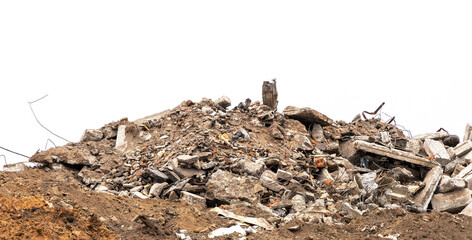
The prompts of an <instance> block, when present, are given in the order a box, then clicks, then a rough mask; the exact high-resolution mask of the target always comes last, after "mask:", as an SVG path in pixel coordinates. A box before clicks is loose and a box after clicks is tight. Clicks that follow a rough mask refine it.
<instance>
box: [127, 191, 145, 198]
mask: <svg viewBox="0 0 472 240" xmlns="http://www.w3.org/2000/svg"><path fill="white" fill-rule="evenodd" d="M131 196H132V197H134V198H141V199H146V198H149V197H148V196H146V195H144V194H142V193H140V192H134V193H132V194H131Z"/></svg>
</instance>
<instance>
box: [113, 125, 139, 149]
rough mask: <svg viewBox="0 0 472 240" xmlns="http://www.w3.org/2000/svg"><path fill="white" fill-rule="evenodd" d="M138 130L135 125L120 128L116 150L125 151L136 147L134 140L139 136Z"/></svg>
mask: <svg viewBox="0 0 472 240" xmlns="http://www.w3.org/2000/svg"><path fill="white" fill-rule="evenodd" d="M138 133H139V131H138V128H137V127H136V125H134V124H129V125H120V126H118V132H117V136H116V143H115V148H116V149H117V150H119V151H125V150H127V149H129V148H132V147H133V146H134V144H135V143H134V139H135V138H136V137H137V136H138Z"/></svg>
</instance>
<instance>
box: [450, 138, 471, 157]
mask: <svg viewBox="0 0 472 240" xmlns="http://www.w3.org/2000/svg"><path fill="white" fill-rule="evenodd" d="M470 150H472V141H470V140H469V141H465V142H462V143H460V144H459V145H457V146H456V147H455V148H454V152H455V153H456V156H457V157H462V156H464V155H466V154H467V153H469V152H470Z"/></svg>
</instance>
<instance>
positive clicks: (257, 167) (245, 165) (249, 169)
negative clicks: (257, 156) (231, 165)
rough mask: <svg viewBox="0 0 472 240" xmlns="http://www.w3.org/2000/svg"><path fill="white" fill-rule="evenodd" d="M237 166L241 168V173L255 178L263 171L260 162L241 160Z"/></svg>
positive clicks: (262, 164) (262, 165)
mask: <svg viewBox="0 0 472 240" xmlns="http://www.w3.org/2000/svg"><path fill="white" fill-rule="evenodd" d="M239 166H240V167H241V171H242V172H243V173H247V174H249V175H252V176H255V177H257V176H259V175H261V173H262V171H263V170H264V163H263V162H262V161H256V162H252V161H250V160H246V159H243V160H241V161H239Z"/></svg>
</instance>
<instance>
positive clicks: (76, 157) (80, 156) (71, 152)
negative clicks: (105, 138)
mask: <svg viewBox="0 0 472 240" xmlns="http://www.w3.org/2000/svg"><path fill="white" fill-rule="evenodd" d="M29 161H30V162H37V163H43V164H51V163H63V164H70V165H82V166H90V165H92V164H94V163H95V162H96V159H95V157H94V156H92V155H91V154H90V153H89V151H85V150H80V149H77V148H71V149H69V148H68V147H67V146H63V147H57V148H50V149H48V150H47V151H43V152H38V153H36V154H35V155H33V156H32V157H31V158H30V160H29Z"/></svg>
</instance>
